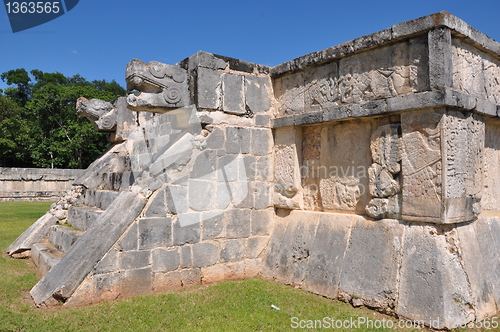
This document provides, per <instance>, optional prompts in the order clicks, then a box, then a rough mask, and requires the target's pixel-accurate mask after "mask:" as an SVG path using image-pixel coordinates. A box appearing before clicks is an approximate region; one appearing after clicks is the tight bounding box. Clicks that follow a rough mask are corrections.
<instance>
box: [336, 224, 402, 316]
mask: <svg viewBox="0 0 500 332" xmlns="http://www.w3.org/2000/svg"><path fill="white" fill-rule="evenodd" d="M403 232H404V227H403V225H401V224H399V222H398V221H396V220H391V219H384V220H381V221H377V222H372V221H368V220H364V219H361V220H359V221H358V222H357V223H356V224H355V225H354V227H353V228H352V231H351V236H350V239H349V245H348V247H347V251H346V253H345V256H344V264H343V265H342V272H341V275H340V286H339V287H340V289H341V290H342V291H343V292H346V293H348V294H351V295H352V294H354V295H357V296H359V297H360V298H362V299H363V302H364V303H365V305H367V306H370V307H376V308H383V307H389V306H392V305H393V303H392V302H393V301H396V300H397V294H398V289H397V285H398V272H399V265H400V264H401V255H402V250H403V248H402V244H403Z"/></svg>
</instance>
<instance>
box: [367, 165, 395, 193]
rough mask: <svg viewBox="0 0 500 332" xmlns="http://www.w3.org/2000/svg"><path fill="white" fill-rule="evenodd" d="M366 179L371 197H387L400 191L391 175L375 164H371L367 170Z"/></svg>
mask: <svg viewBox="0 0 500 332" xmlns="http://www.w3.org/2000/svg"><path fill="white" fill-rule="evenodd" d="M368 179H369V181H370V184H369V189H370V195H372V197H379V198H384V197H389V196H392V195H394V194H396V193H398V192H399V191H400V190H401V188H400V186H399V183H398V182H397V181H396V180H394V177H393V176H392V174H391V173H390V172H389V171H388V170H387V169H386V168H384V167H382V166H380V165H379V164H377V163H373V164H372V165H371V166H370V168H368Z"/></svg>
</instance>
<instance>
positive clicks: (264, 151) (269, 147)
mask: <svg viewBox="0 0 500 332" xmlns="http://www.w3.org/2000/svg"><path fill="white" fill-rule="evenodd" d="M271 152H273V135H272V133H271V130H270V129H252V153H253V154H254V155H256V156H265V155H268V154H270V153H271Z"/></svg>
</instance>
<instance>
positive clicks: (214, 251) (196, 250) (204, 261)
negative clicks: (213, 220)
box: [192, 242, 221, 267]
mask: <svg viewBox="0 0 500 332" xmlns="http://www.w3.org/2000/svg"><path fill="white" fill-rule="evenodd" d="M192 250H193V266H194V267H205V266H209V265H214V264H216V263H217V262H218V261H219V255H220V252H221V251H220V249H219V247H218V246H217V245H216V244H214V243H212V242H200V243H196V244H193V246H192Z"/></svg>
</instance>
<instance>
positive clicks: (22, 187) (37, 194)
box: [0, 167, 84, 201]
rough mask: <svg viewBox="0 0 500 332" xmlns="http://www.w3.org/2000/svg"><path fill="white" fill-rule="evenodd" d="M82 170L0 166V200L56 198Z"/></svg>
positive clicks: (67, 188) (69, 186)
mask: <svg viewBox="0 0 500 332" xmlns="http://www.w3.org/2000/svg"><path fill="white" fill-rule="evenodd" d="M83 171H84V170H81V169H48V168H7V167H0V201H38V200H56V199H57V198H59V197H61V196H62V195H63V194H64V193H65V192H66V191H68V190H69V189H70V188H71V185H72V183H73V180H75V179H76V178H77V177H78V176H80V175H81V174H82V173H83Z"/></svg>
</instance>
